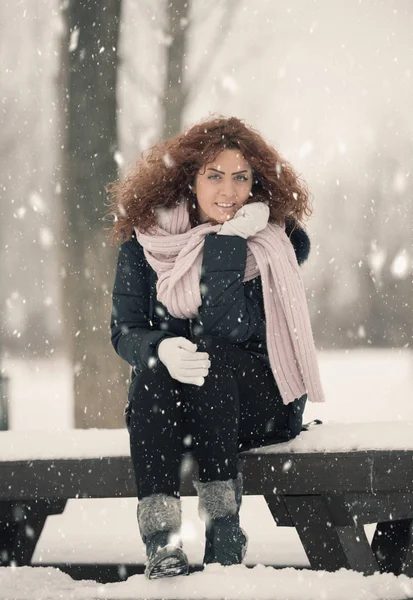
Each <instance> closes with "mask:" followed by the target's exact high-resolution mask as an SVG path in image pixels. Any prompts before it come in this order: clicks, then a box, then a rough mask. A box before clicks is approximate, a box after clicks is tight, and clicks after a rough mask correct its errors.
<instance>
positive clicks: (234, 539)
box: [194, 473, 248, 566]
mask: <svg viewBox="0 0 413 600" xmlns="http://www.w3.org/2000/svg"><path fill="white" fill-rule="evenodd" d="M194 486H195V489H196V490H197V492H198V497H199V515H200V517H201V519H202V520H203V521H205V554H204V564H210V563H220V564H221V565H227V566H228V565H238V564H240V563H242V561H243V559H244V557H245V553H246V551H247V544H248V538H247V535H246V533H245V531H244V530H243V529H242V528H241V527H240V522H239V510H240V507H241V502H242V473H238V475H237V478H236V479H228V480H227V481H209V482H205V483H204V482H201V481H194Z"/></svg>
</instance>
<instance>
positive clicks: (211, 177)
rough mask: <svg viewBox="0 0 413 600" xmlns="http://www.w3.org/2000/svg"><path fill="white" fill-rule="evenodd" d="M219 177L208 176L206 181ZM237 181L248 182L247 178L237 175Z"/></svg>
mask: <svg viewBox="0 0 413 600" xmlns="http://www.w3.org/2000/svg"><path fill="white" fill-rule="evenodd" d="M217 177H219V175H208V179H215V178H217ZM235 179H237V180H238V181H248V177H246V175H237V176H236V178H235Z"/></svg>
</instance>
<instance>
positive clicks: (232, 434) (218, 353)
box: [182, 336, 239, 482]
mask: <svg viewBox="0 0 413 600" xmlns="http://www.w3.org/2000/svg"><path fill="white" fill-rule="evenodd" d="M194 341H195V342H196V343H197V345H198V348H197V351H199V352H208V354H209V358H210V361H211V366H210V369H209V373H208V375H207V376H206V377H205V382H204V384H203V385H202V386H195V385H183V386H182V398H183V403H184V404H183V418H184V427H185V431H186V432H187V433H188V434H189V436H190V438H191V440H190V441H191V445H190V449H191V450H192V452H193V454H194V456H195V458H196V459H197V462H198V467H199V479H200V481H204V482H205V481H215V480H222V481H224V480H229V479H235V478H236V476H237V449H238V428H239V393H238V383H237V379H236V376H235V374H234V372H233V370H232V368H231V367H230V366H229V365H228V354H229V353H230V351H231V348H232V344H230V343H229V342H226V341H225V340H222V339H220V338H217V337H212V336H202V337H197V339H196V340H194Z"/></svg>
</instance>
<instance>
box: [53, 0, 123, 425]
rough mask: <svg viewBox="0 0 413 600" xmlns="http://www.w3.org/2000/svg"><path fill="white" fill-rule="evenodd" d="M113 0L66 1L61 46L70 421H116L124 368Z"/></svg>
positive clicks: (116, 9) (116, 10) (116, 2)
mask: <svg viewBox="0 0 413 600" xmlns="http://www.w3.org/2000/svg"><path fill="white" fill-rule="evenodd" d="M120 8H121V1H120V0H69V1H68V2H67V3H65V8H64V19H65V25H66V28H65V29H66V31H65V39H64V40H63V49H62V77H61V81H62V85H63V89H62V95H64V105H63V109H64V115H65V121H64V124H63V125H64V132H63V138H64V139H63V144H62V148H63V156H62V172H61V187H62V200H63V215H62V240H61V243H62V246H61V247H62V256H61V261H62V262H61V276H62V309H63V316H64V327H65V338H66V340H67V343H68V345H69V348H68V351H69V356H70V358H71V360H72V364H73V373H74V398H75V426H76V427H79V428H86V427H108V428H110V427H119V426H121V425H123V414H122V413H123V411H122V407H123V405H124V403H125V398H126V389H125V385H124V384H125V375H127V372H128V370H127V368H126V367H127V366H126V365H123V368H122V367H121V361H120V359H119V358H118V357H117V356H116V355H115V353H114V350H113V348H112V346H111V344H110V331H109V321H110V310H111V293H110V292H111V289H112V286H113V279H114V272H115V265H116V255H117V251H116V250H114V249H113V248H110V247H109V246H108V244H107V236H106V233H105V231H104V227H105V223H104V221H103V215H104V212H105V208H106V207H105V198H106V196H105V189H104V187H105V185H106V184H107V183H108V182H109V181H112V180H114V179H116V178H117V176H118V173H117V166H116V162H115V160H114V154H115V152H116V150H117V147H118V142H117V127H116V124H117V123H116V81H117V67H118V38H119V22H120Z"/></svg>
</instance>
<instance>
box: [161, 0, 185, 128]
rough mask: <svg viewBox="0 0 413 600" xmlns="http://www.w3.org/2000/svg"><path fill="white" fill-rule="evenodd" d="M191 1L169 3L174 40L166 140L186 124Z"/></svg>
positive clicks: (170, 49) (169, 33)
mask: <svg viewBox="0 0 413 600" xmlns="http://www.w3.org/2000/svg"><path fill="white" fill-rule="evenodd" d="M189 7H190V0H174V2H167V8H166V32H165V33H166V36H167V37H168V38H170V39H171V43H170V44H169V45H168V46H167V51H166V57H165V61H166V76H165V93H164V94H163V95H162V107H163V114H164V127H163V132H162V138H163V139H166V138H169V137H172V136H174V135H175V134H177V133H179V132H180V131H181V129H182V125H183V122H182V121H183V119H182V116H183V110H184V107H185V92H184V85H183V77H184V71H185V58H186V43H187V40H186V38H187V27H188V13H189Z"/></svg>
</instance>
